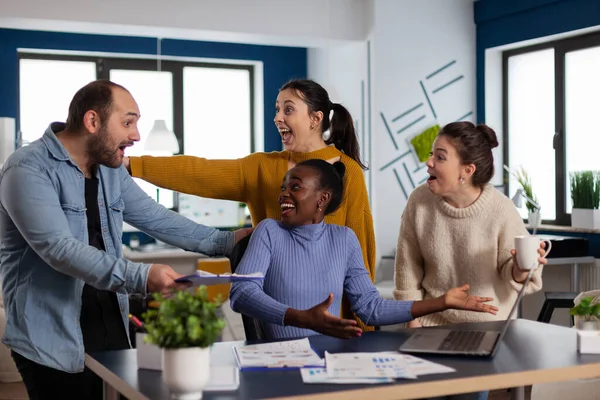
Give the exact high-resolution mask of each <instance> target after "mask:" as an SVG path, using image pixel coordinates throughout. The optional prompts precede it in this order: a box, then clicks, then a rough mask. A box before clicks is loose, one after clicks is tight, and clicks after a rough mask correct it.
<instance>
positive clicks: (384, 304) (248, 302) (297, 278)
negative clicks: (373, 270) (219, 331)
mask: <svg viewBox="0 0 600 400" xmlns="http://www.w3.org/2000/svg"><path fill="white" fill-rule="evenodd" d="M253 272H262V273H264V274H265V280H264V281H251V282H236V283H233V284H232V285H231V293H230V300H231V308H232V309H233V310H234V311H237V312H240V313H243V314H246V315H249V316H251V317H253V318H256V319H259V320H261V321H263V323H262V327H263V329H264V331H265V334H266V337H267V339H270V340H274V339H286V338H298V337H305V336H309V335H315V334H316V332H314V331H312V330H309V329H301V328H297V327H293V326H284V316H285V312H286V310H287V309H288V308H290V307H291V308H294V309H297V310H306V309H309V308H311V307H314V306H315V305H317V304H319V303H322V302H323V301H324V300H325V299H327V297H328V296H329V293H333V296H334V301H333V303H332V304H331V307H329V313H330V314H332V315H334V316H336V317H339V316H340V310H341V302H342V294H343V293H345V294H346V295H347V297H348V300H350V304H351V306H352V311H354V312H355V313H356V314H357V315H358V316H359V317H360V319H361V320H362V321H363V322H365V324H367V325H391V324H398V323H402V322H406V321H410V320H412V316H411V315H410V308H411V306H412V303H413V302H412V301H394V300H384V299H382V298H381V297H379V293H378V292H377V289H375V286H373V283H372V282H371V279H370V278H369V273H368V272H367V270H366V269H365V266H364V263H363V257H362V252H361V249H360V245H359V243H358V239H357V238H356V235H355V234H354V232H353V231H352V230H351V229H350V228H347V227H345V226H339V225H330V224H325V223H324V222H321V223H319V224H313V225H303V226H299V227H295V228H287V227H285V226H283V225H282V224H281V223H280V222H278V221H275V220H272V219H265V220H263V221H261V222H260V223H259V224H258V226H257V227H256V229H255V231H254V233H253V234H252V237H251V239H250V243H249V244H248V249H247V250H246V253H245V254H244V257H243V258H242V261H241V262H240V264H239V266H238V268H237V271H236V273H238V274H249V273H253Z"/></svg>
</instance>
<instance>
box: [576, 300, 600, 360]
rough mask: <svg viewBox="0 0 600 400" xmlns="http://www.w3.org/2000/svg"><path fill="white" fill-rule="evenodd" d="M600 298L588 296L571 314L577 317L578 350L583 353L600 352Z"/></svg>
mask: <svg viewBox="0 0 600 400" xmlns="http://www.w3.org/2000/svg"><path fill="white" fill-rule="evenodd" d="M599 301H600V298H598V297H594V296H586V297H584V298H582V299H581V300H580V301H579V303H578V304H577V305H575V307H573V308H571V311H570V314H571V315H573V316H575V317H576V321H575V327H576V328H577V350H578V351H579V352H580V353H582V354H599V353H600V302H599Z"/></svg>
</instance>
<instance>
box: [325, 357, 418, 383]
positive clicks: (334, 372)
mask: <svg viewBox="0 0 600 400" xmlns="http://www.w3.org/2000/svg"><path fill="white" fill-rule="evenodd" d="M325 365H326V366H327V375H328V377H330V378H346V379H348V378H359V379H362V378H393V379H399V378H403V379H416V378H417V375H416V374H415V373H414V372H412V371H411V369H410V368H409V367H408V364H407V363H406V362H405V360H404V358H403V356H402V354H399V353H390V352H383V353H336V354H331V353H328V352H325Z"/></svg>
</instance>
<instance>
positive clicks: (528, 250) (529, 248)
mask: <svg viewBox="0 0 600 400" xmlns="http://www.w3.org/2000/svg"><path fill="white" fill-rule="evenodd" d="M546 243H547V244H548V245H547V246H546ZM546 247H547V249H546ZM550 250H552V242H551V241H550V240H541V239H540V238H539V237H537V236H515V248H514V249H513V250H511V251H510V254H512V256H513V260H514V267H513V278H515V281H517V282H523V281H525V279H527V275H528V274H529V271H530V270H531V269H535V268H537V267H538V266H539V265H544V264H548V260H546V256H547V255H548V253H550Z"/></svg>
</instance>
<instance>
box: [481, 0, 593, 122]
mask: <svg viewBox="0 0 600 400" xmlns="http://www.w3.org/2000/svg"><path fill="white" fill-rule="evenodd" d="M474 7H475V24H477V45H476V46H477V47H476V48H477V121H478V122H485V50H486V49H489V48H491V47H496V46H501V45H506V44H509V43H515V42H520V41H523V40H528V39H535V38H540V37H544V36H548V35H554V34H558V33H564V32H568V31H573V30H577V29H582V28H588V27H592V26H597V25H600V1H599V0H478V1H476V2H475V3H474Z"/></svg>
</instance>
